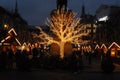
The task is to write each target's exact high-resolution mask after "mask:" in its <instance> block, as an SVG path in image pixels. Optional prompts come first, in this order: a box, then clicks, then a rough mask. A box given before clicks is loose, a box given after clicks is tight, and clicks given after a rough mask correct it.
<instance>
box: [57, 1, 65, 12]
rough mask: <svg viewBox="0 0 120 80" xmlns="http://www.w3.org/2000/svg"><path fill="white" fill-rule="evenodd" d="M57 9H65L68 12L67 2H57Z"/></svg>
mask: <svg viewBox="0 0 120 80" xmlns="http://www.w3.org/2000/svg"><path fill="white" fill-rule="evenodd" d="M56 3H57V9H60V10H61V9H62V8H64V7H65V10H67V0H57V1H56Z"/></svg>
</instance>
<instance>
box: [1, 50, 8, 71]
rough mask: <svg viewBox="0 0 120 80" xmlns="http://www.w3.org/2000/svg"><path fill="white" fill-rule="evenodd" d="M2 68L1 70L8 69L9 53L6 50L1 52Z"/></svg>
mask: <svg viewBox="0 0 120 80" xmlns="http://www.w3.org/2000/svg"><path fill="white" fill-rule="evenodd" d="M0 60H1V61H0V63H1V64H0V68H1V70H6V66H7V53H6V52H5V51H2V52H1V54H0Z"/></svg>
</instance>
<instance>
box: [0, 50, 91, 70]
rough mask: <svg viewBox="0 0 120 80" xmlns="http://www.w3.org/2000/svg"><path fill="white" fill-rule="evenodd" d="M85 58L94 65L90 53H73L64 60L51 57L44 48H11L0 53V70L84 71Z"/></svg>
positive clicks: (55, 56) (54, 56)
mask: <svg viewBox="0 0 120 80" xmlns="http://www.w3.org/2000/svg"><path fill="white" fill-rule="evenodd" d="M83 56H86V60H88V64H89V65H90V64H92V57H93V54H92V53H90V52H84V54H83V52H81V51H80V50H78V51H73V53H72V54H71V55H70V56H65V57H64V58H63V59H61V58H60V57H59V55H58V56H57V55H50V54H49V53H47V52H46V51H44V50H43V49H42V48H33V49H31V50H30V51H27V50H17V51H15V52H14V51H13V50H12V49H10V48H7V49H5V50H4V49H3V50H2V51H0V70H2V71H3V70H20V71H30V70H31V69H33V68H44V69H56V68H59V69H65V70H71V71H73V72H74V71H79V70H83V69H84V63H83Z"/></svg>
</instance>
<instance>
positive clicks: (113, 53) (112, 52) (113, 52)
mask: <svg viewBox="0 0 120 80" xmlns="http://www.w3.org/2000/svg"><path fill="white" fill-rule="evenodd" d="M111 57H115V49H112V50H111Z"/></svg>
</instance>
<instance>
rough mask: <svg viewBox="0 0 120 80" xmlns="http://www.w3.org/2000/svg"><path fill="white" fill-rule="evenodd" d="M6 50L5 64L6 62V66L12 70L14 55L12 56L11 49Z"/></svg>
mask: <svg viewBox="0 0 120 80" xmlns="http://www.w3.org/2000/svg"><path fill="white" fill-rule="evenodd" d="M7 51H8V52H7V64H8V65H7V66H8V69H9V70H12V69H13V63H14V60H15V56H14V53H13V51H12V49H8V50H7Z"/></svg>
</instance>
